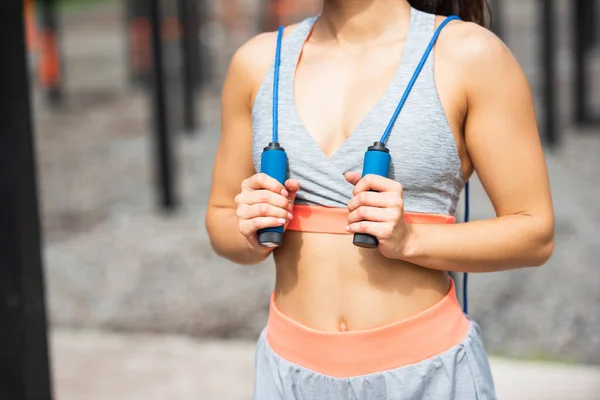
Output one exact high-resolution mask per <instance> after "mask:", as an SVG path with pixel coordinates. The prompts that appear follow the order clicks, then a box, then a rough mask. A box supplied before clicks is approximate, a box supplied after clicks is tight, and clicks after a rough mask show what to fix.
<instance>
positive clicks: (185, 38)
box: [178, 0, 198, 134]
mask: <svg viewBox="0 0 600 400" xmlns="http://www.w3.org/2000/svg"><path fill="white" fill-rule="evenodd" d="M178 6H179V20H180V21H181V25H182V28H183V29H182V35H181V36H180V41H181V51H182V61H183V62H182V63H181V65H182V75H183V108H184V110H183V111H184V114H183V119H184V128H185V131H186V132H187V133H188V134H193V133H194V132H195V131H196V85H195V78H196V77H195V71H196V68H197V66H196V65H195V60H196V57H195V55H196V52H197V42H198V41H197V38H196V32H198V14H197V10H196V7H194V4H192V1H191V0H179V3H178Z"/></svg>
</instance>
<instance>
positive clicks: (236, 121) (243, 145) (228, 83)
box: [206, 34, 275, 264]
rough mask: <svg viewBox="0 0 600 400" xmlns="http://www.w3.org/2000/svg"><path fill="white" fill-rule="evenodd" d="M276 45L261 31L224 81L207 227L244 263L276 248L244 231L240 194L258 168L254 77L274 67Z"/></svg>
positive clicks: (220, 249)
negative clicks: (254, 155)
mask: <svg viewBox="0 0 600 400" xmlns="http://www.w3.org/2000/svg"><path fill="white" fill-rule="evenodd" d="M274 45H275V37H273V35H272V34H262V35H259V36H257V37H256V38H254V39H251V40H250V41H249V42H248V43H246V44H245V45H243V46H242V47H241V48H240V49H239V50H238V51H237V52H236V53H235V55H234V56H233V58H232V60H231V65H230V67H229V71H228V73H227V77H226V79H225V84H224V86H223V93H222V104H221V140H220V142H219V147H218V150H217V154H216V159H215V163H214V167H213V178H212V187H211V192H210V198H209V201H208V207H207V212H206V229H207V231H208V234H209V237H210V241H211V245H212V247H213V249H214V250H215V252H216V253H217V254H219V255H220V256H222V257H225V258H227V259H229V260H231V261H233V262H236V263H239V264H257V263H259V262H261V261H263V260H264V259H266V258H267V257H268V256H269V254H270V252H271V250H270V249H268V248H266V247H260V246H253V245H252V244H251V243H250V242H249V241H248V239H247V238H246V237H245V236H244V235H243V234H242V233H241V231H240V227H239V223H240V221H239V218H238V215H237V211H238V205H237V204H236V196H237V195H238V194H239V193H240V191H241V187H242V182H244V181H245V180H247V179H248V178H249V177H251V176H253V175H254V174H256V171H255V168H254V163H253V160H252V105H251V104H252V96H253V93H254V91H255V90H256V83H255V82H256V79H255V78H254V77H255V76H257V75H260V74H263V75H264V73H265V72H266V70H267V69H268V67H269V63H270V61H267V60H268V57H269V54H265V52H267V53H268V52H269V50H270V47H273V49H272V53H273V54H274V52H275V48H274ZM261 60H264V61H261ZM271 183H272V182H271ZM257 189H258V188H257Z"/></svg>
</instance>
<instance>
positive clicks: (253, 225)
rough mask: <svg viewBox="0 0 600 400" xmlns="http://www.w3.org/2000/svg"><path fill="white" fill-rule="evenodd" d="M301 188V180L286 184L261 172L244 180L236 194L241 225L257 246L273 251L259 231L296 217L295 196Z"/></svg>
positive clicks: (284, 223)
mask: <svg viewBox="0 0 600 400" xmlns="http://www.w3.org/2000/svg"><path fill="white" fill-rule="evenodd" d="M298 189H300V184H299V183H298V181H296V180H293V179H288V180H287V181H286V182H285V186H284V185H282V184H281V183H279V182H278V181H277V180H275V179H273V178H272V177H270V176H268V175H266V174H263V173H259V174H255V175H253V176H251V177H250V178H248V179H246V180H244V181H243V182H242V189H241V192H240V193H239V194H238V195H237V196H236V197H235V204H236V206H237V209H236V215H237V217H238V221H239V229H240V232H241V233H242V235H244V237H245V238H246V240H247V241H248V243H249V244H250V246H251V247H252V248H253V249H256V250H260V251H264V252H269V251H270V250H272V249H271V248H268V247H264V246H261V245H260V244H259V243H258V238H257V236H258V235H257V233H258V231H259V230H260V229H263V228H273V227H276V226H281V225H284V226H285V227H287V224H288V223H289V222H290V220H291V219H292V217H293V215H292V212H293V210H294V199H295V198H296V192H297V191H298Z"/></svg>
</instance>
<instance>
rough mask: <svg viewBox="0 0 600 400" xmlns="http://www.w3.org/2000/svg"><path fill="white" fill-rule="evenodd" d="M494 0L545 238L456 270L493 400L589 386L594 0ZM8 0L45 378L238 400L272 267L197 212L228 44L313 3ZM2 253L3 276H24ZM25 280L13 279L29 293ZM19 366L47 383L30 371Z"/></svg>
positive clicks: (597, 102) (107, 393) (110, 394)
mask: <svg viewBox="0 0 600 400" xmlns="http://www.w3.org/2000/svg"><path fill="white" fill-rule="evenodd" d="M5 1H8V2H9V3H10V2H15V1H16V0H3V2H5ZM491 3H492V7H493V9H494V20H493V25H492V29H493V30H494V31H495V32H496V33H497V34H498V35H499V36H500V37H501V38H502V39H503V40H504V41H505V42H506V43H507V45H508V46H509V47H510V49H511V50H512V51H513V53H514V54H515V56H516V57H517V59H518V60H519V62H520V63H521V65H522V67H523V68H524V70H525V73H526V74H527V76H528V78H529V81H530V84H531V86H532V89H533V92H534V95H535V101H536V109H537V113H538V117H539V123H540V133H541V135H542V138H543V141H544V145H545V148H546V155H547V162H548V166H549V170H550V178H551V184H552V190H553V196H554V202H555V210H556V218H557V219H556V222H557V223H556V249H555V252H554V255H553V257H552V259H551V260H550V261H549V262H548V264H547V265H546V266H544V267H541V268H538V269H530V270H522V271H512V272H502V273H494V274H485V275H472V276H471V279H470V283H469V300H470V302H469V303H470V314H471V315H472V317H473V318H474V319H476V320H477V321H478V322H479V323H480V325H481V326H482V330H483V336H484V341H485V344H486V346H487V349H488V351H489V352H490V354H491V355H493V358H492V368H493V373H494V377H495V379H496V385H497V388H498V394H499V398H500V399H516V400H528V399H532V400H538V399H539V400H550V399H560V400H562V399H564V400H573V399H589V400H592V399H597V398H599V397H598V396H599V395H598V393H600V290H599V289H600V271H599V268H600V263H599V262H598V259H599V258H600V238H599V237H598V233H597V232H598V229H597V227H598V225H599V224H600V202H599V201H598V200H597V199H598V196H600V181H599V178H598V171H600V157H599V156H598V155H599V154H600V129H599V128H600V124H599V122H600V32H599V30H598V28H597V26H598V17H599V16H600V7H599V3H600V2H598V1H596V0H585V1H583V0H582V1H580V0H555V1H538V0H496V1H492V2H491ZM3 7H4V6H3ZM22 8H23V15H24V21H25V25H24V26H25V32H26V54H27V57H28V73H27V77H28V78H29V98H28V99H26V98H25V99H24V100H26V101H28V102H29V104H30V105H31V108H30V112H31V120H32V123H33V133H34V140H35V152H34V155H35V160H34V162H35V165H36V167H37V187H38V195H39V198H38V200H39V207H40V208H39V219H40V221H39V222H40V231H41V236H42V240H43V241H42V254H41V258H42V259H43V270H42V273H43V275H42V277H43V281H44V283H45V299H46V314H45V316H44V314H43V312H42V311H40V312H39V313H38V314H35V313H29V314H27V317H26V318H29V319H30V320H31V321H34V322H27V319H24V320H23V321H25V322H23V323H22V327H23V330H25V331H28V329H27V327H28V326H29V327H33V326H37V327H38V328H39V329H40V335H39V336H38V339H39V340H41V341H43V340H44V337H43V319H44V318H47V322H48V326H49V327H48V352H49V364H50V374H51V377H52V381H51V383H49V384H47V385H46V386H48V387H51V390H52V391H53V393H54V398H55V399H60V400H76V399H77V400H78V399H86V400H95V399H103V400H109V399H110V400H113V399H127V400H129V399H131V400H134V399H152V400H154V399H157V400H163V399H176V400H187V399H207V400H212V399H227V400H229V399H233V400H237V399H250V398H251V397H252V374H253V351H254V340H255V339H256V338H257V336H258V333H259V332H260V330H261V329H262V328H263V327H264V325H265V323H266V318H267V312H268V300H269V294H270V292H271V290H272V287H273V282H274V274H273V272H274V271H273V266H272V262H271V261H270V260H269V261H267V262H265V263H263V264H261V265H258V266H254V267H242V266H237V265H234V264H232V263H230V262H228V261H225V260H223V259H220V258H218V257H217V256H216V255H215V254H214V253H213V252H212V250H211V248H210V244H209V240H208V236H207V234H206V231H205V229H204V213H205V210H206V203H207V198H208V192H209V188H210V184H211V173H212V162H213V158H214V154H215V149H216V146H217V143H218V140H219V134H220V133H219V124H220V121H219V119H220V105H219V100H220V97H219V96H220V90H221V85H222V82H223V79H224V76H225V74H226V71H227V67H228V64H229V60H230V58H231V56H232V54H233V52H234V51H235V50H236V49H237V47H238V46H239V45H241V44H242V43H243V42H245V41H246V40H247V39H249V38H250V37H252V36H253V35H255V34H257V33H259V32H262V31H266V30H272V29H275V28H276V27H277V26H278V25H279V24H289V23H292V22H296V21H299V20H301V19H302V18H304V17H306V16H309V15H312V14H315V13H317V12H318V10H319V9H320V0H310V1H309V0H212V1H208V0H25V1H24V4H23V6H22ZM3 10H4V8H3ZM3 29H5V28H3ZM2 32H6V30H3V31H2ZM16 32H18V31H16ZM17 38H18V36H15V37H14V40H15V41H16V40H17ZM17 54H18V53H17ZM3 62H4V63H7V62H8V63H10V59H6V60H3ZM23 89H24V90H27V88H26V87H23ZM15 99H17V98H16V97H15ZM18 99H20V98H18ZM11 101H12V100H11ZM15 101H17V100H15ZM2 104H5V103H2ZM3 112H8V108H5V109H4V111H3V110H1V109H0V114H2V113H3ZM23 112H25V111H23ZM22 116H23V117H24V118H27V114H23V115H22ZM1 147H2V146H0V150H2V151H3V153H2V154H5V155H7V156H8V155H9V154H10V153H12V152H13V150H11V148H10V147H5V148H1ZM14 155H15V157H17V152H14ZM472 190H473V195H472V200H471V204H472V211H471V218H472V219H483V218H489V217H492V216H493V215H494V214H493V209H492V207H491V204H490V203H489V201H488V200H487V198H486V196H485V193H484V192H483V190H482V188H481V187H480V185H479V184H478V182H477V179H476V178H474V179H473V181H472ZM32 193H33V192H32ZM15 215H17V214H15ZM19 215H20V214H19ZM34 222H35V221H34ZM34 222H32V223H34ZM36 225H37V224H36ZM31 229H33V227H32V228H31ZM8 235H10V233H8ZM0 240H2V239H1V237H0ZM9 261H10V260H9ZM6 265H11V268H13V270H12V273H13V275H10V274H8V273H6V274H4V275H2V278H3V279H5V281H4V282H5V283H6V285H4V286H3V287H4V288H6V287H7V285H9V287H10V284H11V282H17V281H19V282H22V280H23V279H29V278H28V277H30V276H32V275H27V274H34V275H35V272H27V274H26V273H24V272H23V271H25V268H24V267H23V268H21V266H20V265H18V263H13V264H10V263H9V264H6ZM20 268H21V269H20ZM5 269H6V270H8V268H5ZM27 271H31V270H27ZM18 274H21V275H18ZM9 278H10V279H13V280H14V281H11V280H10V279H9ZM38 286H39V285H38ZM38 286H36V285H33V287H29V286H27V285H23V289H22V292H19V293H20V295H22V296H34V297H35V298H37V299H38V300H40V301H41V299H42V298H43V297H42V294H41V291H40V290H39V287H38ZM19 290H21V289H19ZM34 292H35V293H34ZM36 296H37V297H36ZM7 298H8V297H7ZM7 301H8V300H7ZM38 311H39V310H38ZM36 321H37V322H36ZM40 321H42V324H41V325H40V324H39V323H40ZM36 323H37V325H36ZM28 324H31V325H28ZM14 332H17V330H15V331H14ZM8 335H9V336H10V334H8ZM13 335H14V337H17V336H19V335H18V332H17V333H13ZM26 336H27V335H26ZM27 337H28V338H29V336H27ZM27 340H30V339H27ZM31 340H35V338H33V339H31ZM27 343H28V342H27ZM39 343H41V342H39ZM39 343H38V345H35V346H34V345H32V346H34V347H27V349H29V350H26V351H27V352H28V353H27V360H29V364H27V365H25V366H23V365H21V366H20V367H19V371H21V372H22V373H23V374H24V375H25V376H30V377H31V376H34V375H35V374H41V375H37V376H38V377H39V376H42V375H43V373H44V368H43V365H44V362H45V361H44V357H43V349H44V346H43V345H41V344H39ZM26 346H27V344H26ZM36 346H39V347H36ZM31 349H38V350H39V351H40V352H37V351H33V350H31ZM38 361H39V363H38ZM25 364H26V363H25ZM4 367H6V366H4ZM28 368H33V369H35V370H36V371H35V373H31V374H29V372H27V370H28ZM23 371H24V372H23ZM28 374H29V375H28ZM32 379H34V381H35V379H38V378H32ZM35 382H37V383H39V385H38V386H37V387H38V388H39V390H40V393H41V392H43V391H44V389H43V388H44V387H45V384H44V383H43V379H42V380H41V381H35ZM12 393H17V391H15V392H12ZM14 396H16V395H14ZM0 397H1V396H0ZM2 398H4V397H2ZM6 398H7V399H8V400H13V399H14V400H20V399H21V398H23V399H25V398H28V399H29V398H34V397H10V396H9V397H6ZM35 398H36V399H37V398H40V399H42V398H49V397H44V396H43V395H41V396H39V397H35Z"/></svg>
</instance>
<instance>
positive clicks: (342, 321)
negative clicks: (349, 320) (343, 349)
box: [338, 318, 348, 332]
mask: <svg viewBox="0 0 600 400" xmlns="http://www.w3.org/2000/svg"><path fill="white" fill-rule="evenodd" d="M338 329H339V330H340V332H347V331H348V324H346V320H345V319H344V318H340V322H339V324H338Z"/></svg>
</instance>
